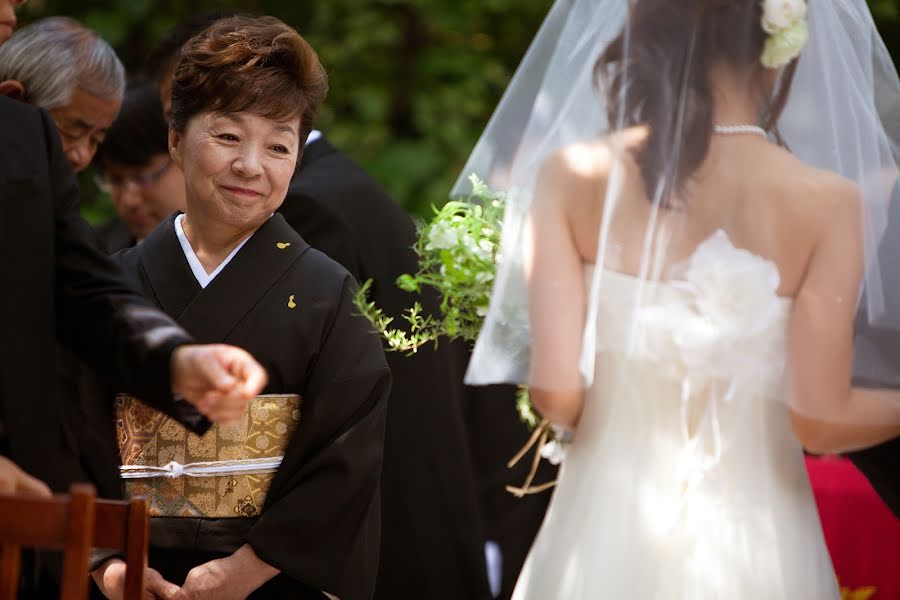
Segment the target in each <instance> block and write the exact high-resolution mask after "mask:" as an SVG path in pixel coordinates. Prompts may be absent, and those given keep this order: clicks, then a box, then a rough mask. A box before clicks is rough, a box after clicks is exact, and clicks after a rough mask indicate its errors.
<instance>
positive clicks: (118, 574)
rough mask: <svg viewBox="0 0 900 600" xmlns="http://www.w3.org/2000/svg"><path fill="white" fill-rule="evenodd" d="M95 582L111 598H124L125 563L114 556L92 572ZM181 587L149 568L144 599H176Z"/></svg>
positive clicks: (118, 599)
mask: <svg viewBox="0 0 900 600" xmlns="http://www.w3.org/2000/svg"><path fill="white" fill-rule="evenodd" d="M91 576H92V577H93V578H94V582H95V583H96V584H97V587H98V588H100V591H101V592H103V595H104V596H106V597H107V598H109V600H123V598H124V594H125V563H124V562H123V561H122V560H120V559H118V558H113V559H110V560H108V561H106V562H105V563H103V566H102V567H100V568H99V569H97V570H96V571H94V572H92V573H91ZM180 591H181V588H179V587H178V586H177V585H175V584H174V583H170V582H168V581H166V580H165V579H163V576H162V575H160V574H159V571H156V570H154V569H150V568H148V569H147V576H146V578H145V579H144V600H158V599H162V600H175V599H177V598H180V597H181V596H180Z"/></svg>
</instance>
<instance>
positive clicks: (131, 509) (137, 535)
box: [94, 498, 150, 600]
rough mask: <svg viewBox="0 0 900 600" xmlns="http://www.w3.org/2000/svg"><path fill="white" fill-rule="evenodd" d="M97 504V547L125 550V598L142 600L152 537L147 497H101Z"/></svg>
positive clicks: (95, 545) (95, 518) (95, 527)
mask: <svg viewBox="0 0 900 600" xmlns="http://www.w3.org/2000/svg"><path fill="white" fill-rule="evenodd" d="M94 507H95V513H94V547H95V548H104V549H111V550H117V551H121V552H124V553H125V565H126V570H125V600H142V598H143V597H144V580H145V578H146V576H147V552H148V543H149V539H150V514H149V513H148V507H147V500H146V499H145V498H132V499H131V500H129V501H119V500H97V501H96V502H95V504H94Z"/></svg>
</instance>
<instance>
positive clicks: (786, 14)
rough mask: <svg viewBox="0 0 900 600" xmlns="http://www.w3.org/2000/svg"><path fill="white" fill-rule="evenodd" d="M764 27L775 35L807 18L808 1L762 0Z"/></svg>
mask: <svg viewBox="0 0 900 600" xmlns="http://www.w3.org/2000/svg"><path fill="white" fill-rule="evenodd" d="M762 3H763V18H762V27H763V29H764V30H765V31H766V33H770V34H771V33H775V32H777V31H780V30H782V29H786V28H787V27H790V26H791V25H794V24H795V23H796V22H797V21H799V20H801V19H803V18H805V17H806V0H762Z"/></svg>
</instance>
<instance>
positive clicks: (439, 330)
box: [354, 175, 565, 496]
mask: <svg viewBox="0 0 900 600" xmlns="http://www.w3.org/2000/svg"><path fill="white" fill-rule="evenodd" d="M469 181H470V182H471V183H472V193H471V194H470V195H469V197H468V198H466V199H465V200H462V201H451V202H448V203H447V204H445V205H444V206H443V208H440V209H437V208H435V209H434V217H433V218H432V219H431V221H429V222H428V223H426V224H425V225H423V226H422V227H421V228H420V229H419V232H418V237H417V239H416V244H415V246H414V249H415V251H416V254H417V255H418V257H419V270H418V271H417V272H416V273H415V274H404V275H401V276H400V277H399V278H398V279H397V286H398V287H400V288H401V289H403V290H406V291H408V292H412V293H421V292H422V291H423V289H425V288H431V289H433V290H434V291H436V292H437V293H438V295H439V297H440V299H441V303H440V306H439V312H438V314H436V315H432V314H428V313H425V312H424V311H423V309H422V305H421V304H420V303H419V302H415V303H414V304H413V305H412V306H411V307H410V308H408V309H406V310H405V311H404V312H403V314H402V315H401V318H402V320H403V321H405V326H403V327H398V326H395V319H394V317H391V316H388V315H386V314H384V311H383V310H382V309H380V308H378V307H377V306H376V305H375V302H372V301H370V300H369V299H368V291H369V289H370V287H371V285H372V281H371V280H369V281H367V282H365V283H364V284H363V285H362V286H361V287H360V288H359V291H358V292H357V294H356V297H355V298H354V303H355V304H356V307H357V309H358V310H359V311H360V313H361V314H362V315H363V316H364V317H366V318H367V319H368V320H369V322H370V323H372V325H373V327H374V328H375V330H376V331H377V332H378V333H379V334H380V335H381V336H382V338H384V341H385V343H386V345H387V347H388V349H389V350H391V351H395V352H404V353H406V354H414V353H415V352H416V351H418V349H419V348H421V347H422V346H423V345H425V344H429V343H434V344H437V343H438V341H439V340H440V338H442V337H445V338H447V339H449V340H455V339H463V340H466V341H468V342H474V341H475V339H476V338H477V337H478V333H479V331H480V330H481V326H482V324H483V323H484V318H485V316H486V315H487V310H488V304H489V303H490V296H491V291H492V289H493V285H494V277H495V275H496V271H497V263H498V262H499V261H500V260H502V257H501V256H500V239H501V234H502V227H503V213H504V210H505V207H506V196H505V194H503V193H499V192H494V191H492V190H491V189H490V188H489V187H488V186H487V185H485V183H484V182H483V181H481V180H480V179H479V178H478V177H477V176H476V175H472V176H471V177H469ZM516 409H517V411H518V413H519V417H520V418H521V420H522V422H523V423H525V424H526V425H527V426H528V427H529V428H530V429H532V430H533V435H532V438H531V440H530V441H529V443H528V444H527V445H526V446H525V448H523V449H522V451H521V452H520V453H519V454H518V455H517V456H516V457H515V458H513V460H511V461H510V464H509V466H510V467H511V466H514V465H515V464H516V462H518V461H519V460H520V459H521V458H522V457H523V456H524V455H525V454H526V453H527V451H528V450H529V449H531V448H532V447H533V446H534V445H535V444H537V447H538V450H537V452H535V455H534V461H533V465H532V474H531V475H530V476H529V478H528V480H527V481H526V482H525V485H523V486H522V487H519V488H509V490H510V491H511V492H512V493H514V494H516V495H519V496H522V495H525V494H528V493H536V492H539V491H542V490H543V489H547V488H548V487H550V486H537V487H532V486H531V481H532V478H533V476H534V472H535V471H536V469H537V462H538V461H539V460H540V458H541V457H542V456H543V457H544V458H546V459H547V460H549V461H550V462H552V463H554V464H559V462H561V460H562V459H563V458H564V456H565V452H564V444H565V441H564V438H563V436H562V435H560V434H559V433H558V432H557V431H556V430H555V429H554V428H553V427H551V425H550V424H549V423H548V422H547V421H545V420H542V419H541V418H540V417H539V416H538V415H537V413H536V412H535V410H534V407H533V406H532V404H531V401H530V399H529V396H528V389H527V388H525V387H521V388H519V392H518V394H517V395H516Z"/></svg>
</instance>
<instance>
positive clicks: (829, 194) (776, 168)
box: [758, 147, 861, 213]
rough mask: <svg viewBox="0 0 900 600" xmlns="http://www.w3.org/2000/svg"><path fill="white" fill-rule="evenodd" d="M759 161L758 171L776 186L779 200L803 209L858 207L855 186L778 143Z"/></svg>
mask: <svg viewBox="0 0 900 600" xmlns="http://www.w3.org/2000/svg"><path fill="white" fill-rule="evenodd" d="M763 164H764V167H763V168H762V169H760V170H759V171H758V172H760V173H766V174H767V176H766V177H767V179H768V181H769V185H771V186H773V187H777V188H779V189H780V192H781V194H779V195H780V196H781V200H782V201H783V200H787V201H790V202H791V203H792V204H794V205H796V207H797V208H798V209H801V210H803V211H804V212H806V211H813V210H814V211H816V212H819V213H821V212H822V211H823V210H825V211H827V210H829V209H833V210H840V211H858V210H860V202H861V196H860V191H859V187H858V186H857V185H856V183H854V182H853V181H852V180H850V179H848V178H846V177H843V176H841V175H839V174H837V173H835V172H834V171H829V170H826V169H820V168H818V167H814V166H812V165H810V164H808V163H806V162H804V161H802V160H800V159H799V158H798V157H797V156H795V155H793V154H791V153H790V152H789V151H787V150H786V149H784V148H779V147H773V148H772V149H771V151H770V152H769V153H768V154H767V156H766V159H765V162H764V163H763Z"/></svg>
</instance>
